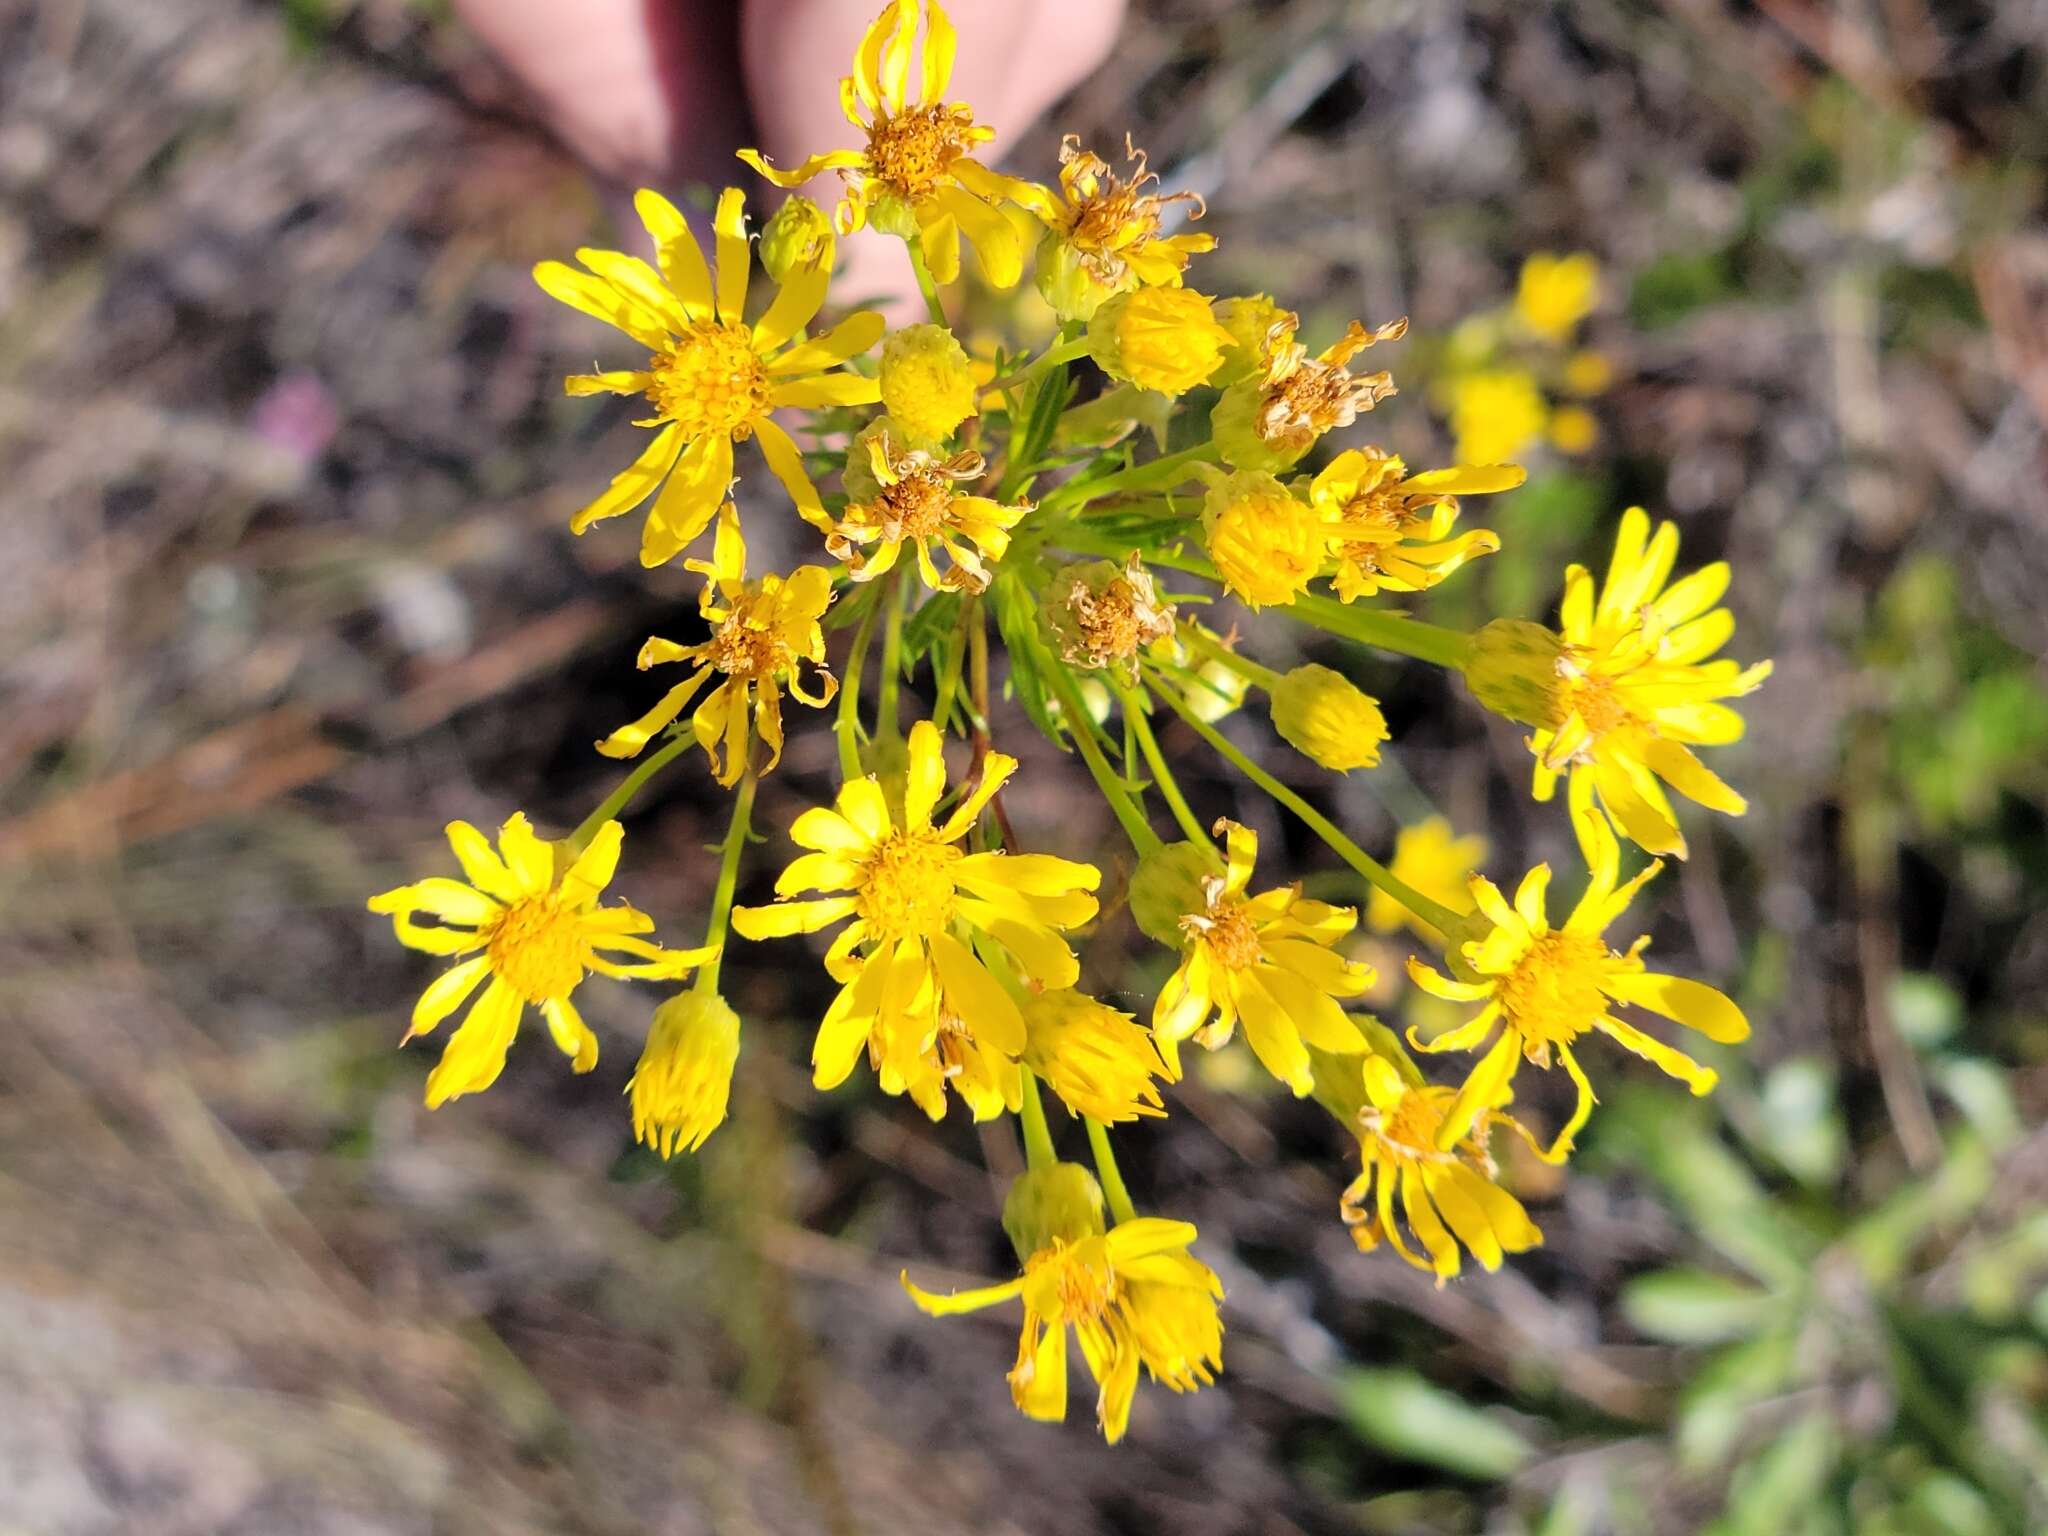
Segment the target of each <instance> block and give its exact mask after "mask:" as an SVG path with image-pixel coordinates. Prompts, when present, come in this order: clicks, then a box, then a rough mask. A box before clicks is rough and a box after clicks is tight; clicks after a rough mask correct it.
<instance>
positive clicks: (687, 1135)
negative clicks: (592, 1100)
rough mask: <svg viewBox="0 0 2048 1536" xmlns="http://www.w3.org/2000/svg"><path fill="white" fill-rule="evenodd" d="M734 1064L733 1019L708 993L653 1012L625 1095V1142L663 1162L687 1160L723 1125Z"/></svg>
mask: <svg viewBox="0 0 2048 1536" xmlns="http://www.w3.org/2000/svg"><path fill="white" fill-rule="evenodd" d="M739 1059H740V1016H739V1015H738V1014H736V1013H734V1012H733V1011H732V1008H731V1007H730V1006H729V1005H728V1004H727V1003H726V1001H725V999H724V998H722V997H720V996H719V995H718V994H717V993H716V992H685V993H683V994H682V995H681V996H679V997H672V998H670V999H669V1000H668V1001H667V1002H665V1003H663V1004H662V1005H661V1006H660V1007H659V1008H657V1009H655V1010H654V1023H653V1025H652V1026H651V1027H650V1028H649V1029H648V1031H647V1047H646V1049H645V1050H643V1051H642V1052H641V1053H640V1065H639V1066H637V1067H635V1068H634V1069H633V1081H632V1082H631V1083H629V1084H627V1086H626V1092H627V1093H629V1094H631V1095H632V1100H633V1139H634V1140H635V1141H641V1142H645V1143H646V1144H647V1146H648V1147H650V1148H651V1149H652V1150H654V1151H656V1152H659V1153H660V1154H661V1155H662V1156H663V1157H674V1156H675V1154H676V1149H677V1148H678V1147H681V1148H682V1149H683V1150H684V1151H686V1152H694V1151H696V1150H697V1149H698V1148H699V1147H701V1146H703V1145H704V1143H705V1141H706V1139H707V1138H709V1137H710V1135H711V1133H712V1132H713V1131H715V1130H717V1129H718V1127H719V1126H720V1124H722V1123H723V1122H724V1120H725V1106H726V1101H727V1100H728V1098H730V1097H731V1094H732V1069H733V1067H734V1066H735V1065H736V1064H737V1063H738V1061H739Z"/></svg>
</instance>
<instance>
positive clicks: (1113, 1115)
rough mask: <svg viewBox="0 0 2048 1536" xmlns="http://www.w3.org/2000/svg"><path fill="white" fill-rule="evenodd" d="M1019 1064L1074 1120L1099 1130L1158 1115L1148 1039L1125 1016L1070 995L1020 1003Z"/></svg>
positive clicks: (1159, 1066)
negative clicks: (1094, 1123)
mask: <svg viewBox="0 0 2048 1536" xmlns="http://www.w3.org/2000/svg"><path fill="white" fill-rule="evenodd" d="M1024 1064H1025V1065H1026V1066H1028V1067H1029V1068H1031V1070H1032V1071H1034V1072H1036V1073H1037V1074H1038V1075H1039V1076H1040V1077H1042V1078H1044V1079H1045V1085H1046V1086H1047V1087H1048V1088H1050V1089H1052V1091H1053V1092H1054V1093H1056V1094H1058V1095H1059V1096H1060V1100H1061V1102H1063V1103H1064V1104H1065V1105H1066V1106H1067V1108H1068V1109H1070V1110H1072V1111H1073V1112H1074V1113H1075V1114H1076V1115H1087V1116H1089V1117H1090V1118H1092V1119H1095V1120H1100V1121H1101V1122H1102V1123H1103V1124H1105V1125H1115V1124H1117V1123H1118V1122H1120V1121H1125V1120H1136V1119H1138V1118H1139V1117H1140V1116H1142V1115H1163V1114H1165V1113H1166V1106H1165V1104H1164V1103H1163V1102H1162V1101H1161V1100H1160V1097H1159V1089H1158V1088H1157V1087H1155V1086H1154V1084H1153V1082H1152V1079H1153V1078H1155V1077H1163V1076H1164V1075H1165V1073H1166V1064H1165V1063H1164V1062H1162V1061H1161V1060H1160V1059H1159V1050H1158V1047H1156V1046H1155V1045H1153V1043H1152V1036H1151V1034H1150V1033H1149V1032H1147V1031H1146V1030H1145V1029H1143V1028H1142V1027H1141V1026H1140V1025H1139V1024H1138V1022H1137V1021H1136V1020H1135V1019H1133V1018H1132V1017H1131V1016H1130V1015H1129V1014H1128V1013H1123V1012H1121V1011H1119V1010H1118V1009H1115V1008H1112V1007H1110V1006H1109V1005H1108V1004H1107V1003H1101V1002H1097V1001H1096V1000H1095V999H1094V998H1092V997H1090V996H1088V994H1087V993H1085V992H1076V991H1073V990H1072V989H1071V988H1061V989H1059V990H1058V991H1053V992H1043V993H1039V994H1038V995H1036V996H1032V997H1027V998H1025V999H1024Z"/></svg>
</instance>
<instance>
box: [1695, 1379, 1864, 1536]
mask: <svg viewBox="0 0 2048 1536" xmlns="http://www.w3.org/2000/svg"><path fill="white" fill-rule="evenodd" d="M1837 1455H1838V1448H1837V1445H1836V1440H1835V1422H1834V1416H1833V1414H1832V1412H1831V1411H1830V1410H1828V1409H1816V1410H1815V1411H1814V1412H1812V1413H1809V1414H1807V1415H1806V1416H1805V1417H1804V1418H1802V1419H1800V1420H1799V1421H1798V1422H1797V1423H1796V1424H1794V1425H1793V1426H1792V1427H1791V1428H1790V1429H1789V1430H1787V1431H1785V1432H1784V1433H1783V1434H1781V1435H1780V1436H1779V1437H1778V1438H1777V1439H1776V1440H1774V1441H1773V1442H1772V1443H1771V1445H1770V1447H1769V1449H1767V1450H1765V1451H1764V1452H1763V1454H1762V1455H1760V1456H1758V1457H1757V1458H1756V1460H1754V1461H1752V1462H1750V1463H1749V1465H1747V1466H1746V1467H1744V1468H1743V1469H1742V1470H1741V1471H1740V1472H1738V1473H1736V1474H1735V1478H1734V1483H1733V1486H1734V1492H1733V1494H1732V1496H1731V1497H1730V1498H1729V1500H1728V1508H1727V1511H1726V1513H1724V1514H1723V1515H1722V1517H1721V1519H1720V1520H1718V1521H1716V1522H1715V1523H1714V1524H1713V1525H1712V1526H1710V1527H1708V1533H1709V1536H1778V1533H1779V1532H1781V1531H1787V1530H1793V1529H1797V1528H1798V1526H1797V1523H1796V1522H1798V1521H1799V1519H1800V1518H1801V1517H1802V1516H1804V1515H1805V1514H1807V1513H1808V1512H1810V1511H1811V1510H1812V1509H1813V1507H1814V1505H1815V1504H1817V1503H1818V1502H1819V1499H1820V1496H1821V1492H1822V1490H1823V1489H1824V1488H1826V1486H1827V1482H1828V1479H1829V1478H1830V1477H1831V1476H1832V1475H1833V1474H1834V1470H1835V1460H1836V1457H1837Z"/></svg>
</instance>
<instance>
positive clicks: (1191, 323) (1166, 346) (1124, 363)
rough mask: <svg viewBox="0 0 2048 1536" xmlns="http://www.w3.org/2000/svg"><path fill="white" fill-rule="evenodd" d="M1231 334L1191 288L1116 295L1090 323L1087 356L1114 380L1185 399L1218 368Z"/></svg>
mask: <svg viewBox="0 0 2048 1536" xmlns="http://www.w3.org/2000/svg"><path fill="white" fill-rule="evenodd" d="M1230 340H1231V336H1230V332H1228V331H1226V330H1225V329H1224V328H1223V327H1222V326H1220V325H1218V324H1217V323H1216V317H1215V315H1214V314H1212V313H1211V311H1210V308H1209V300H1208V298H1207V297H1206V296H1204V295H1202V294H1199V293H1196V292H1195V291H1194V290H1193V289H1192V288H1139V289H1137V290H1135V291H1134V292H1131V293H1120V294H1118V295H1117V296H1116V297H1115V298H1113V299H1110V300H1108V301H1107V302H1105V303H1104V304H1103V305H1102V307H1101V308H1100V309H1098V310H1096V311H1095V315H1094V318H1093V319H1091V320H1090V321H1089V322H1088V354H1089V356H1091V357H1093V358H1094V359H1095V361H1096V362H1097V363H1098V364H1099V365H1100V366H1101V368H1102V371H1103V372H1104V373H1107V374H1108V375H1109V376H1110V377H1111V378H1113V379H1125V380H1128V381H1129V382H1131V383H1133V384H1136V385H1138V386H1139V387H1140V388H1143V389H1156V390H1158V391H1159V393H1161V394H1162V395H1183V394H1186V393H1187V392H1188V391H1189V390H1191V389H1193V388H1194V387H1195V386H1196V385H1197V384H1200V383H1203V382H1205V381H1206V380H1207V379H1208V378H1209V376H1210V375H1211V374H1213V373H1215V371H1216V370H1217V369H1218V368H1219V367H1221V366H1222V364H1223V349H1224V348H1225V347H1226V346H1228V345H1229V344H1230Z"/></svg>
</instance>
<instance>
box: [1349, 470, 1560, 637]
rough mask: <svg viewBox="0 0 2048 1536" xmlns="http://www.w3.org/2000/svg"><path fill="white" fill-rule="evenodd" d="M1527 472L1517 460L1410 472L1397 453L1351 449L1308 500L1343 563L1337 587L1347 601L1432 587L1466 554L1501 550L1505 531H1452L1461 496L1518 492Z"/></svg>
mask: <svg viewBox="0 0 2048 1536" xmlns="http://www.w3.org/2000/svg"><path fill="white" fill-rule="evenodd" d="M1526 478H1527V475H1526V473H1525V472H1524V471H1523V469H1522V468H1521V466H1520V465H1517V464H1485V465H1478V466H1470V465H1460V466H1459V467H1458V468H1456V469H1428V470H1424V471H1423V472H1422V473H1421V474H1419V475H1411V474H1409V473H1408V466H1407V465H1406V464H1404V463H1403V462H1402V461H1401V458H1400V456H1399V455H1398V454H1392V453H1388V452H1386V451H1385V450H1384V449H1381V448H1365V449H1358V448H1350V449H1346V450H1345V451H1344V452H1343V453H1340V454H1338V455H1337V457H1336V458H1334V459H1332V460H1331V461H1330V462H1329V463H1328V464H1327V465H1325V466H1324V468H1323V469H1322V471H1321V472H1320V473H1318V474H1317V475H1316V477H1315V479H1314V480H1313V481H1312V482H1311V483H1310V486H1309V502H1310V504H1311V505H1312V506H1314V507H1315V509H1316V511H1317V512H1318V513H1319V514H1320V516H1321V521H1322V524H1323V537H1324V538H1325V540H1326V541H1327V542H1328V544H1329V548H1330V553H1331V555H1332V556H1333V557H1334V558H1335V560H1336V562H1337V571H1336V576H1335V578H1334V580H1333V581H1332V582H1331V586H1332V587H1333V588H1334V589H1335V591H1336V593H1337V595H1338V596H1339V597H1340V598H1342V599H1343V600H1344V601H1345V602H1347V603H1348V602H1350V601H1352V600H1353V599H1354V598H1359V597H1370V596H1372V595H1373V594H1374V593H1375V592H1378V591H1380V590H1381V589H1383V588H1384V589H1385V590H1387V591H1390V592H1424V591H1427V590H1428V589H1429V588H1431V587H1433V586H1435V585H1436V584H1437V583H1438V582H1440V581H1442V580H1443V579H1444V578H1445V577H1446V576H1448V575H1450V574H1451V573H1452V572H1453V571H1455V570H1457V569H1458V567H1459V566H1461V565H1463V564H1464V563H1465V562H1466V561H1467V560H1470V559H1472V558H1474V557H1475V556H1478V555H1490V554H1492V553H1493V552H1494V551H1495V550H1497V549H1499V548H1500V536H1499V535H1498V534H1496V533H1494V532H1493V531H1492V530H1491V529H1487V528H1474V529H1472V530H1471V531H1470V532H1468V533H1461V534H1459V535H1458V536H1457V537H1456V538H1452V537H1451V536H1450V532H1451V525H1452V524H1453V523H1455V522H1456V521H1457V520H1458V498H1459V497H1460V496H1483V495H1488V494H1491V493H1492V492H1495V491H1509V490H1513V489H1514V488H1515V487H1516V486H1518V485H1520V484H1521V483H1522V482H1523V480H1525V479H1526Z"/></svg>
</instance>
